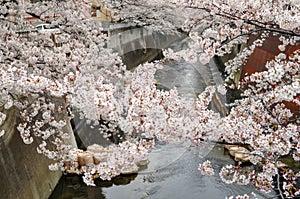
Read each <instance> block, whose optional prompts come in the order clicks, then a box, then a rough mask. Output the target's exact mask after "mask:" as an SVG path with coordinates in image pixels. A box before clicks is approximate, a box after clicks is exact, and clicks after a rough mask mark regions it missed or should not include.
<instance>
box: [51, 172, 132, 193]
mask: <svg viewBox="0 0 300 199" xmlns="http://www.w3.org/2000/svg"><path fill="white" fill-rule="evenodd" d="M136 176H137V174H131V175H120V176H117V177H115V178H113V179H112V180H111V181H103V180H100V179H97V180H95V184H96V186H95V187H89V186H86V184H84V182H83V181H82V178H81V176H78V175H63V176H62V177H61V179H60V180H59V182H58V185H57V186H56V188H55V190H54V192H53V193H52V195H51V196H50V197H49V199H74V198H76V199H106V196H105V194H104V193H103V190H102V188H109V187H112V186H119V185H127V184H129V183H130V182H131V181H132V180H134V179H135V178H136Z"/></svg>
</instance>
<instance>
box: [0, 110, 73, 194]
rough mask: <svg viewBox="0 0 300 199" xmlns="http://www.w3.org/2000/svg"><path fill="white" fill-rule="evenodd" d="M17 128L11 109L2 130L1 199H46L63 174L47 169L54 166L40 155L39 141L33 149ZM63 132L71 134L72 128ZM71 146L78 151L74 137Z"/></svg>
mask: <svg viewBox="0 0 300 199" xmlns="http://www.w3.org/2000/svg"><path fill="white" fill-rule="evenodd" d="M17 124H18V112H17V111H15V110H14V109H10V110H9V111H8V112H7V119H6V121H5V122H4V124H3V125H2V126H1V129H5V130H6V133H5V134H4V136H2V137H0V170H1V173H0V178H1V180H0V187H1V188H0V198H1V199H47V198H48V197H49V196H50V194H51V193H52V191H53V189H54V188H55V186H56V184H57V182H58V181H59V179H60V177H61V176H62V172H61V171H56V172H53V171H50V170H49V169H48V165H49V164H50V163H53V162H52V161H50V160H49V159H47V158H46V157H45V156H43V155H41V154H38V153H37V151H36V147H37V145H38V144H37V142H36V141H34V142H33V143H32V144H30V145H26V144H24V143H23V141H22V139H21V137H20V135H19V132H18V131H17V129H16V126H17ZM64 130H65V131H68V132H71V128H70V126H69V125H68V126H66V127H65V129H64ZM68 142H69V143H70V144H72V145H73V146H75V147H76V143H75V139H74V137H73V135H72V134H71V139H70V140H68ZM50 147H51V146H50Z"/></svg>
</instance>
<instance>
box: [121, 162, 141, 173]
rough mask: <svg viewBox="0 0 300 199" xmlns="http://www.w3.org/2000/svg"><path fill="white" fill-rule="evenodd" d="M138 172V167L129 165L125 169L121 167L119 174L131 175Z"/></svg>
mask: <svg viewBox="0 0 300 199" xmlns="http://www.w3.org/2000/svg"><path fill="white" fill-rule="evenodd" d="M138 171H139V167H138V166H137V165H136V164H132V165H129V166H127V167H123V168H122V170H121V174H133V173H137V172H138Z"/></svg>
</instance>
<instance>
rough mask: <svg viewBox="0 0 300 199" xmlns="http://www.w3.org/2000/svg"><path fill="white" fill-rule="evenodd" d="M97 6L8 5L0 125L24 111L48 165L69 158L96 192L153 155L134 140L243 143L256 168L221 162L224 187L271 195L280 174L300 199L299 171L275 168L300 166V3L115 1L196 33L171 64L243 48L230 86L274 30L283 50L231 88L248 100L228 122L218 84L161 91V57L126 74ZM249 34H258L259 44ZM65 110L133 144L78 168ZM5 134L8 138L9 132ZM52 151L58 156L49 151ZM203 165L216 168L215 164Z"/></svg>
mask: <svg viewBox="0 0 300 199" xmlns="http://www.w3.org/2000/svg"><path fill="white" fill-rule="evenodd" d="M90 6H91V2H88V1H68V0H67V1H58V0H53V1H46V2H43V1H39V2H37V3H30V2H26V3H23V4H18V3H17V2H15V1H3V2H1V3H0V21H1V23H0V110H1V112H0V126H1V125H3V124H4V123H5V122H6V112H7V111H9V110H13V109H14V110H16V111H17V112H18V113H19V115H18V125H17V130H18V131H19V133H20V136H21V138H22V139H23V141H24V143H26V144H31V143H33V142H36V143H37V144H38V148H37V151H38V152H39V153H42V154H44V155H46V156H47V157H49V158H50V159H53V160H55V163H54V164H52V165H50V166H49V168H50V169H52V170H55V169H58V168H60V169H62V170H64V169H65V166H66V164H65V163H66V162H71V166H70V167H69V168H68V169H69V170H71V171H74V173H78V174H83V179H84V181H85V182H86V183H87V184H88V185H94V183H93V179H94V178H95V177H96V176H99V177H100V178H102V179H107V180H108V179H111V178H112V177H114V176H116V175H118V174H120V171H121V169H122V168H123V167H126V166H130V165H131V164H133V163H134V162H135V161H139V160H141V159H142V158H144V157H145V155H146V154H147V152H148V148H145V147H144V146H143V145H142V144H140V143H136V142H135V141H136V140H137V139H141V140H143V138H150V139H153V140H155V139H158V140H163V141H167V142H180V143H184V142H188V143H194V144H201V142H203V141H217V142H224V143H233V144H243V145H247V146H248V147H249V149H251V152H250V154H249V159H250V161H251V162H252V163H253V164H254V165H255V166H256V167H255V168H259V169H257V170H255V168H254V170H253V171H251V172H250V171H245V170H243V168H242V167H241V166H240V165H239V166H225V167H223V168H222V169H221V171H220V173H219V176H220V178H221V179H222V180H223V181H224V182H226V183H238V184H241V185H245V184H249V183H252V184H253V185H254V186H255V187H256V188H257V189H259V190H262V191H265V192H268V191H270V190H271V189H273V188H274V182H273V179H274V177H276V176H278V175H279V174H282V175H283V177H284V180H285V181H284V182H283V187H282V188H279V189H280V190H281V192H282V194H283V195H285V196H287V197H289V196H295V195H298V194H299V189H298V188H297V186H296V184H295V181H296V180H297V179H298V177H299V174H298V173H297V172H295V171H293V170H284V171H281V170H280V171H279V168H278V167H277V162H278V159H279V158H281V157H282V156H286V155H291V156H292V157H293V158H294V160H295V161H299V160H300V144H299V139H300V136H299V130H300V129H299V116H298V115H297V113H296V112H295V111H294V110H292V109H290V108H289V106H290V105H291V104H292V105H293V106H294V107H299V105H300V101H299V94H300V93H299V92H300V77H299V70H300V68H299V64H300V63H299V56H300V52H299V50H297V51H294V52H292V53H290V54H287V53H286V49H288V48H289V47H290V46H296V47H297V46H299V38H300V37H299V36H300V33H299V25H300V24H299V22H300V14H299V13H300V12H299V9H300V7H299V6H300V2H299V1H298V0H290V1H274V0H247V1H241V0H239V1H237V0H212V1H206V0H167V1H161V0H151V1H145V0H135V1H132V0H127V1H115V3H114V4H113V5H108V8H109V9H110V10H111V11H112V12H113V16H114V17H115V19H118V20H119V21H120V22H122V21H123V22H130V23H133V24H135V25H137V26H149V27H150V28H153V29H156V30H167V31H177V30H180V31H181V32H184V33H186V34H187V35H189V38H190V41H191V42H190V44H189V49H182V51H180V52H173V51H172V50H165V51H164V54H165V56H166V59H168V60H169V61H172V60H178V59H180V58H181V57H183V58H185V59H186V60H188V61H190V62H195V61H197V59H199V60H200V61H201V62H203V63H208V62H209V61H210V59H211V58H212V57H214V56H215V55H219V56H223V55H226V54H228V53H230V52H232V51H235V50H236V47H237V46H239V45H241V44H243V45H247V46H246V47H245V48H241V49H239V50H238V52H237V55H236V56H235V58H234V59H232V60H231V61H229V62H228V63H227V64H226V69H225V72H226V73H227V75H228V79H227V81H228V82H229V81H231V80H232V79H234V75H235V74H236V73H237V72H238V71H239V70H241V67H242V66H243V65H244V64H245V62H246V61H247V60H248V57H249V56H250V55H251V54H252V53H253V51H254V50H255V49H256V48H257V47H261V46H262V45H264V41H265V40H267V39H268V37H269V36H270V35H275V36H276V35H278V37H279V41H280V44H279V45H278V47H277V48H278V49H279V50H280V52H281V53H280V54H278V55H277V56H276V57H275V58H274V59H272V60H269V61H268V62H267V64H266V65H265V66H264V68H265V70H264V71H257V72H256V73H253V74H251V75H249V76H246V77H245V78H244V79H242V80H241V82H234V83H236V85H235V86H236V87H234V88H241V89H242V92H243V94H242V96H241V99H239V100H236V101H235V102H234V103H232V104H231V105H230V106H231V109H230V111H229V113H228V115H226V116H225V117H223V118H221V117H220V115H219V114H218V113H215V112H213V111H212V110H209V109H208V107H209V103H210V102H211V100H212V98H213V95H214V93H215V92H216V90H217V91H218V92H219V93H221V94H225V93H226V89H225V88H224V87H222V86H217V88H215V87H214V86H209V87H207V88H206V90H205V91H204V92H203V93H201V94H200V95H199V96H198V97H197V98H196V99H185V98H183V97H181V96H180V95H179V94H178V92H177V91H176V89H171V90H159V89H157V88H156V80H155V78H154V74H155V71H156V69H157V68H160V67H163V66H162V64H163V61H162V62H160V63H159V62H154V63H146V64H143V65H140V66H138V67H137V68H136V69H135V70H133V71H127V70H126V66H124V65H123V63H122V61H121V58H120V57H119V56H118V55H117V54H115V53H113V52H112V50H109V49H107V48H105V45H106V41H107V36H106V35H105V34H103V33H102V32H103V30H102V29H101V27H99V26H98V25H97V24H96V23H95V22H93V21H91V19H90V11H89V10H90ZM26 15H29V16H35V17H37V18H39V20H40V21H41V22H45V23H48V24H49V26H57V25H58V26H59V28H60V31H61V33H60V34H59V35H57V36H53V35H52V36H51V34H50V33H45V34H41V33H39V32H36V31H30V30H27V29H26V28H28V27H26V24H25V23H24V21H22V18H24V17H26ZM19 16H21V17H19ZM24 30H25V31H24ZM24 32H25V33H24ZM250 36H251V37H257V38H256V39H254V41H251V40H249V38H250ZM250 41H251V43H247V42H250ZM277 48H276V49H277ZM66 109H68V110H69V111H70V110H71V109H73V110H74V111H78V112H79V114H80V117H81V118H85V119H87V120H88V121H89V122H90V123H91V125H94V126H97V125H99V124H100V123H101V121H105V122H107V123H108V125H102V126H101V124H100V126H101V127H100V129H99V131H100V132H101V133H106V132H110V131H114V130H116V129H120V131H121V132H122V133H124V134H125V138H126V139H127V141H126V142H123V143H120V144H119V145H118V146H114V145H113V146H111V147H113V148H115V149H114V153H112V154H111V155H110V156H109V158H108V159H107V161H106V162H103V163H100V164H99V165H98V166H97V167H95V166H90V165H87V166H83V167H82V168H81V170H78V167H77V166H78V165H76V164H78V163H76V161H75V159H76V157H73V156H72V155H70V153H69V152H70V146H68V145H65V142H64V140H65V139H66V138H67V137H68V133H69V132H68V131H67V130H66V129H67V127H68V125H69V120H70V118H69V116H68V115H67V111H66ZM68 114H70V115H71V116H72V113H71V112H69V113H68ZM298 114H299V113H298ZM0 135H1V136H5V133H4V131H3V130H1V131H0ZM1 136H0V137H1ZM132 140H135V141H134V142H133V141H132ZM50 144H53V145H54V146H55V149H49V148H48V146H49V145H50ZM74 150H75V151H76V149H74ZM199 169H200V171H201V172H202V173H204V174H208V175H211V174H213V173H214V170H213V168H212V165H211V164H210V162H204V163H203V164H201V165H200V166H199ZM280 172H281V173H280ZM281 197H283V196H281ZM231 198H233V197H231ZM236 198H248V195H244V196H237V197H236Z"/></svg>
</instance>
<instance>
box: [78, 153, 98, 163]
mask: <svg viewBox="0 0 300 199" xmlns="http://www.w3.org/2000/svg"><path fill="white" fill-rule="evenodd" d="M78 163H79V165H80V166H84V165H88V164H94V156H93V154H92V153H91V152H89V151H84V152H80V153H78Z"/></svg>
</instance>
